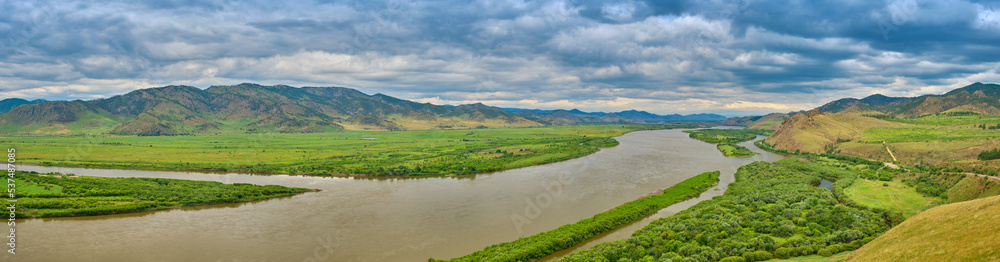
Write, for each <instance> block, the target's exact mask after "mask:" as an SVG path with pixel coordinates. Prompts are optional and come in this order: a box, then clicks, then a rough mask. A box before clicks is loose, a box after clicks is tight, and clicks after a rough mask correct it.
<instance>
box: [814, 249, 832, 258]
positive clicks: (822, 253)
mask: <svg viewBox="0 0 1000 262" xmlns="http://www.w3.org/2000/svg"><path fill="white" fill-rule="evenodd" d="M816 254H818V255H820V256H824V257H829V256H833V252H830V249H827V248H823V249H820V250H819V252H817V253H816Z"/></svg>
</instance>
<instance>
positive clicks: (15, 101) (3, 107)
mask: <svg viewBox="0 0 1000 262" xmlns="http://www.w3.org/2000/svg"><path fill="white" fill-rule="evenodd" d="M41 102H45V100H42V99H35V100H31V101H28V100H24V99H20V98H7V99H4V100H0V114H3V113H7V111H10V110H11V109H12V108H14V107H15V106H19V105H31V104H38V103H41Z"/></svg>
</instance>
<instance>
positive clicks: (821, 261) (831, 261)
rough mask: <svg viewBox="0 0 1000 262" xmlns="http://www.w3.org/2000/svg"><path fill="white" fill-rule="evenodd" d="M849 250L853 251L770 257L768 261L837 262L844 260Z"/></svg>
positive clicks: (849, 252)
mask: <svg viewBox="0 0 1000 262" xmlns="http://www.w3.org/2000/svg"><path fill="white" fill-rule="evenodd" d="M851 252H853V251H844V252H840V253H837V254H834V255H833V256H829V257H824V256H820V255H809V256H801V257H793V258H789V259H771V260H768V261H771V262H787V261H795V262H838V261H841V260H844V259H845V258H847V255H850V254H851Z"/></svg>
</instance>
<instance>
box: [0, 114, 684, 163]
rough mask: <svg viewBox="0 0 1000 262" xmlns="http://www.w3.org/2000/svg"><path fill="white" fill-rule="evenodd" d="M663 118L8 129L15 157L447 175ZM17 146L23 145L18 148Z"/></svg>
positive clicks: (530, 157)
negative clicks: (235, 129)
mask: <svg viewBox="0 0 1000 262" xmlns="http://www.w3.org/2000/svg"><path fill="white" fill-rule="evenodd" d="M666 127H667V126H663V125H638V124H630V125H617V124H616V125H608V124H605V125H574V126H551V127H536V128H498V129H473V130H426V131H344V132H330V133H290V134H286V133H267V134H221V135H189V136H119V135H97V136H8V137H4V138H0V144H4V145H9V146H13V147H16V148H17V150H18V152H19V153H18V156H19V158H18V160H19V161H21V162H25V163H34V164H42V165H63V166H85V167H108V168H135V169H165V170H202V171H230V172H275V173H291V174H310V175H341V174H368V175H446V174H469V173H480V172H489V171H497V170H503V169H509V168H516V167H523V166H529V165H535V164H542V163H548V162H553V161H560V160H565V159H570V158H574V157H579V156H583V155H587V154H590V153H593V152H596V151H597V148H598V147H611V146H614V145H617V144H618V142H617V141H615V140H614V139H612V137H615V136H620V135H622V134H624V133H626V132H629V131H634V130H643V129H657V128H666ZM21 152H23V153H21Z"/></svg>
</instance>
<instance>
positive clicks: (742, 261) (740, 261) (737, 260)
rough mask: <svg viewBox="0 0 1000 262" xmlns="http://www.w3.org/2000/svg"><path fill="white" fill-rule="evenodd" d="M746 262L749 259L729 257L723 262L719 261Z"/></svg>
mask: <svg viewBox="0 0 1000 262" xmlns="http://www.w3.org/2000/svg"><path fill="white" fill-rule="evenodd" d="M746 261H747V259H745V258H743V257H737V256H732V257H727V258H723V259H722V260H719V262H746Z"/></svg>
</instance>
